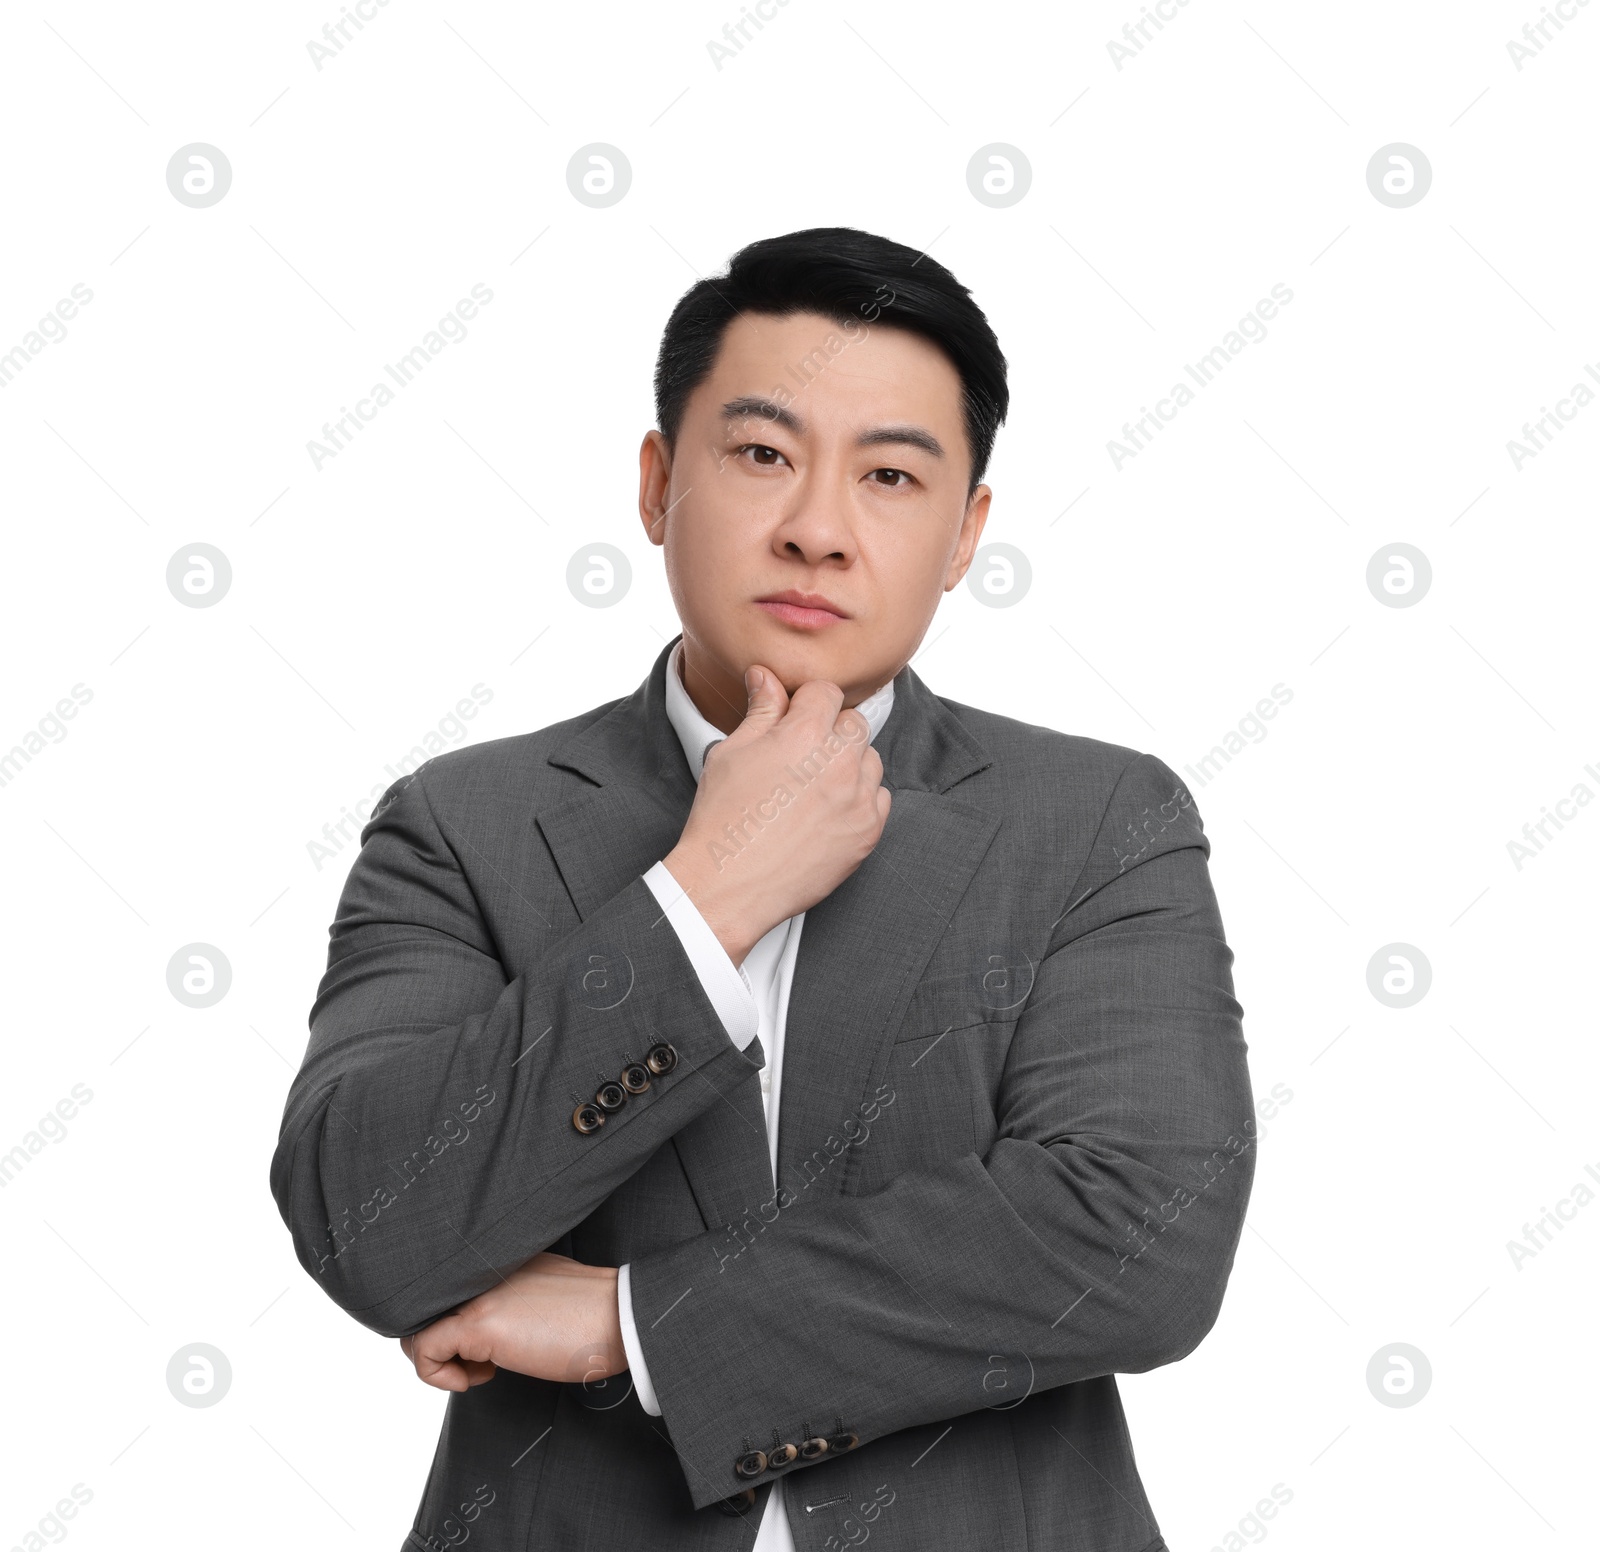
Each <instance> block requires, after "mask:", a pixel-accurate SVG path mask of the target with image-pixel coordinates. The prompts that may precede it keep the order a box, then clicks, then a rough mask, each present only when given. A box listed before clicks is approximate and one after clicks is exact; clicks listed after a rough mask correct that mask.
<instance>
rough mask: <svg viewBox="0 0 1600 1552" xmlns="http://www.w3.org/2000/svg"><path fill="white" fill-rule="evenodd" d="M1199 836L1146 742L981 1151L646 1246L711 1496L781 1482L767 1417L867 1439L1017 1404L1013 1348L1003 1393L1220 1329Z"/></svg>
mask: <svg viewBox="0 0 1600 1552" xmlns="http://www.w3.org/2000/svg"><path fill="white" fill-rule="evenodd" d="M1179 794H1181V798H1180V797H1179V796H1178V795H1179ZM1208 853H1209V843H1208V842H1207V840H1206V838H1205V836H1204V833H1203V831H1202V829H1201V827H1200V823H1199V819H1198V816H1197V815H1196V814H1195V812H1194V808H1193V801H1192V799H1191V798H1190V797H1189V795H1188V793H1187V792H1186V791H1185V790H1184V789H1183V788H1182V785H1181V783H1178V782H1177V779H1176V778H1175V777H1174V776H1173V774H1172V772H1171V771H1170V770H1169V769H1168V768H1167V767H1166V766H1165V765H1163V764H1162V763H1161V762H1160V761H1158V760H1155V759H1154V758H1153V757H1150V756H1147V755H1145V756H1140V757H1138V758H1137V759H1135V760H1134V761H1133V762H1131V763H1130V765H1129V766H1128V768H1127V769H1126V770H1125V771H1124V773H1123V776H1122V779H1121V781H1120V782H1119V783H1118V785H1117V788H1116V790H1115V792H1114V793H1113V796H1112V799H1111V801H1110V803H1109V804H1108V807H1107V810H1106V815H1105V818H1104V821H1103V823H1102V825H1101V829H1100V833H1099V835H1098V837H1097V839H1096V842H1095V844H1094V846H1093V848H1092V850H1091V854H1090V857H1089V860H1088V862H1087V863H1086V864H1085V866H1084V869H1083V871H1082V873H1081V874H1080V875H1079V877H1078V879H1077V880H1076V881H1075V882H1074V883H1073V885H1072V887H1071V889H1070V890H1069V891H1068V892H1067V894H1066V897H1065V902H1066V907H1067V908H1066V910H1065V913H1064V915H1063V916H1062V917H1061V919H1060V920H1059V921H1058V922H1057V923H1056V926H1055V928H1054V930H1053V933H1052V936H1051V941H1050V946H1049V950H1048V952H1047V954H1046V955H1045V957H1044V959H1043V962H1042V963H1041V965H1040V966H1039V969H1038V972H1037V974H1036V977H1035V982H1034V986H1033V990H1032V992H1031V994H1030V996H1029V999H1028V1002H1027V1004H1026V1006H1025V1008H1024V1010H1023V1012H1022V1014H1021V1016H1020V1017H1019V1019H1018V1021H1017V1024H1016V1028H1015V1032H1014V1034H1013V1037H1012V1042H1011V1046H1010V1049H1009V1055H1008V1058H1007V1062H1006V1066H1005V1069H1004V1073H1003V1077H1002V1081H1001V1085H1000V1091H999V1095H998V1098H997V1100H996V1119H997V1123H998V1130H999V1136H998V1138H997V1140H996V1141H995V1143H994V1144H993V1146H992V1147H990V1148H989V1149H988V1151H987V1153H986V1154H985V1155H983V1156H982V1157H980V1156H979V1155H977V1154H976V1153H967V1154H964V1155H958V1156H955V1157H952V1158H950V1159H948V1160H946V1161H944V1162H943V1163H942V1164H940V1165H939V1166H937V1167H935V1168H922V1169H918V1170H915V1171H912V1172H908V1173H905V1174H902V1175H900V1176H898V1177H896V1178H895V1179H893V1180H892V1181H891V1182H890V1183H889V1184H888V1185H887V1186H886V1187H885V1188H884V1189H882V1190H880V1191H877V1192H875V1193H873V1194H871V1195H866V1196H857V1197H850V1196H836V1197H831V1198H823V1199H821V1200H802V1201H800V1202H798V1203H796V1204H795V1205H793V1206H792V1207H788V1208H786V1209H785V1210H783V1211H781V1212H780V1213H779V1215H778V1217H777V1219H776V1221H774V1222H771V1223H769V1224H768V1226H767V1227H765V1228H764V1230H763V1232H762V1233H761V1234H760V1235H759V1236H758V1237H757V1238H756V1239H755V1241H754V1242H753V1243H752V1244H751V1245H750V1246H749V1247H748V1248H746V1249H745V1250H744V1251H743V1252H742V1254H740V1255H739V1256H738V1257H727V1256H726V1254H725V1251H724V1249H723V1247H724V1246H725V1243H726V1235H725V1234H724V1233H721V1232H715V1233H710V1234H706V1235H702V1236H697V1237H696V1238H695V1239H693V1240H690V1241H687V1242H685V1243H683V1244H680V1245H677V1246H673V1247H671V1248H670V1249H667V1250H664V1251H661V1252H658V1253H654V1254H651V1255H647V1256H643V1257H640V1258H639V1259H638V1260H636V1261H635V1262H633V1263H632V1266H631V1268H630V1282H631V1297H632V1310H633V1315H634V1317H635V1323H636V1329H637V1336H638V1340H639V1341H640V1343H641V1345H642V1349H643V1354H644V1357H645V1360H646V1361H647V1363H648V1366H649V1372H650V1375H651V1378H652V1380H653V1382H654V1389H655V1392H656V1396H657V1398H658V1400H659V1403H660V1405H661V1407H662V1409H663V1413H664V1416H665V1419H666V1422H667V1426H668V1428H669V1429H670V1431H671V1435H672V1440H673V1444H674V1446H675V1447H676V1449H677V1451H678V1453H679V1456H680V1458H681V1459H682V1461H683V1462H684V1465H685V1478H686V1481H687V1484H688V1487H689V1490H690V1492H691V1495H692V1496H693V1498H694V1501H695V1503H696V1505H697V1506H701V1505H704V1504H706V1503H709V1502H711V1501H713V1500H714V1499H716V1498H718V1497H721V1496H725V1495H727V1494H730V1493H733V1492H736V1491H739V1490H740V1489H742V1488H744V1487H746V1486H750V1485H752V1484H753V1483H756V1484H758V1483H759V1482H760V1481H762V1480H765V1479H766V1477H767V1476H768V1475H771V1474H772V1473H771V1472H770V1471H766V1472H762V1471H754V1472H751V1471H749V1467H750V1465H752V1464H754V1463H753V1462H752V1461H750V1459H749V1458H748V1451H749V1450H750V1448H751V1447H752V1446H753V1447H754V1448H756V1449H767V1448H770V1441H771V1440H772V1437H773V1433H774V1430H776V1432H777V1434H778V1437H779V1438H780V1439H781V1440H783V1441H785V1442H794V1443H796V1444H798V1443H799V1442H800V1441H801V1439H802V1437H803V1435H802V1432H801V1430H802V1428H803V1427H805V1426H807V1425H809V1427H811V1428H812V1429H813V1430H821V1431H823V1432H824V1433H827V1432H831V1431H832V1429H833V1428H834V1426H835V1420H836V1419H837V1420H838V1421H839V1423H841V1424H842V1427H843V1429H844V1431H845V1432H846V1433H853V1434H854V1435H855V1436H856V1437H857V1438H858V1440H859V1441H860V1442H862V1443H866V1442H869V1441H870V1440H871V1439H874V1438H877V1437H879V1436H881V1435H884V1434H888V1433H892V1432H895V1431H898V1430H900V1429H903V1428H908V1427H912V1426H916V1425H918V1424H922V1423H927V1422H933V1421H938V1420H941V1419H943V1418H946V1417H952V1416H957V1415H959V1414H961V1413H964V1412H970V1411H974V1410H977V1409H978V1408H981V1407H984V1406H988V1405H992V1404H994V1403H995V1401H996V1400H999V1399H1006V1400H1011V1399H1015V1396H1016V1394H1017V1393H1018V1392H1017V1390H1016V1389H1013V1388H1008V1389H1007V1391H1006V1392H1005V1393H1004V1394H1003V1395H997V1394H996V1392H995V1390H994V1388H993V1386H994V1379H993V1376H994V1374H995V1372H996V1367H997V1366H996V1362H995V1356H996V1355H999V1356H1000V1357H1001V1358H1002V1359H1004V1360H1006V1362H1005V1368H1006V1370H1007V1384H1008V1387H1010V1386H1014V1385H1015V1384H1016V1378H1015V1377H1016V1376H1018V1375H1026V1376H1028V1381H1027V1383H1029V1384H1031V1386H1032V1388H1033V1389H1036V1390H1042V1389H1047V1388H1050V1387H1054V1386H1058V1385H1064V1384H1069V1383H1071V1382H1073V1381H1077V1380H1084V1379H1089V1378H1092V1377H1095V1376H1098V1375H1104V1374H1109V1373H1116V1372H1138V1371H1142V1370H1146V1369H1150V1368H1153V1367H1156V1366H1157V1365H1159V1364H1163V1363H1169V1362H1172V1361H1173V1360H1175V1359H1177V1358H1181V1357H1182V1356H1184V1355H1185V1354H1186V1353H1188V1352H1189V1351H1191V1350H1192V1349H1193V1348H1194V1347H1195V1346H1196V1345H1197V1344H1198V1343H1199V1341H1200V1340H1201V1338H1202V1337H1203V1336H1204V1335H1205V1333H1206V1332H1207V1331H1208V1330H1209V1329H1210V1327H1211V1325H1212V1323H1213V1322H1214V1320H1215V1318H1216V1315H1217V1312H1218V1309H1219V1307H1220V1304H1221V1299H1222V1293H1223V1288H1224V1286H1225V1284H1226V1281H1227V1277H1228V1273H1229V1271H1230V1269H1231V1266H1232V1262H1233V1255H1234V1251H1235V1248H1236V1246H1237V1243H1238V1238H1239V1234H1240V1232H1241V1228H1242V1224H1243V1216H1244V1210H1245V1205H1246V1202H1247V1200H1248V1196H1249V1188H1250V1183H1251V1179H1252V1173H1253V1169H1254V1157H1255V1153H1254V1141H1255V1126H1254V1118H1253V1114H1252V1109H1251V1095H1250V1086H1249V1078H1248V1074H1247V1071H1246V1064H1245V1044H1244V1039H1243V1035H1242V1032H1241V1027H1240V1008H1239V1005H1238V1003H1237V1002H1236V1001H1235V1000H1234V996H1233V987H1232V974H1231V966H1232V959H1233V955H1232V952H1231V950H1230V949H1229V948H1228V946H1227V944H1226V943H1225V941H1224V938H1223V931H1222V923H1221V919H1220V916H1219V913H1218V910H1217V905H1216V900H1215V897H1214V895H1213V892H1212V888H1211V884H1210V880H1209V875H1208V873H1207V868H1206V859H1207V855H1208ZM686 1290H688V1291H687V1292H686ZM675 1301H676V1302H675ZM741 1458H745V1464H746V1471H745V1472H740V1471H738V1470H736V1462H738V1461H739V1460H740V1459H741ZM820 1458H823V1459H825V1458H826V1456H825V1455H823V1456H821V1457H820ZM810 1463H812V1462H809V1461H805V1460H801V1461H799V1462H797V1463H796V1464H794V1465H791V1466H789V1467H788V1468H787V1469H788V1471H790V1472H792V1471H795V1470H800V1469H804V1467H805V1465H807V1464H810Z"/></svg>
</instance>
